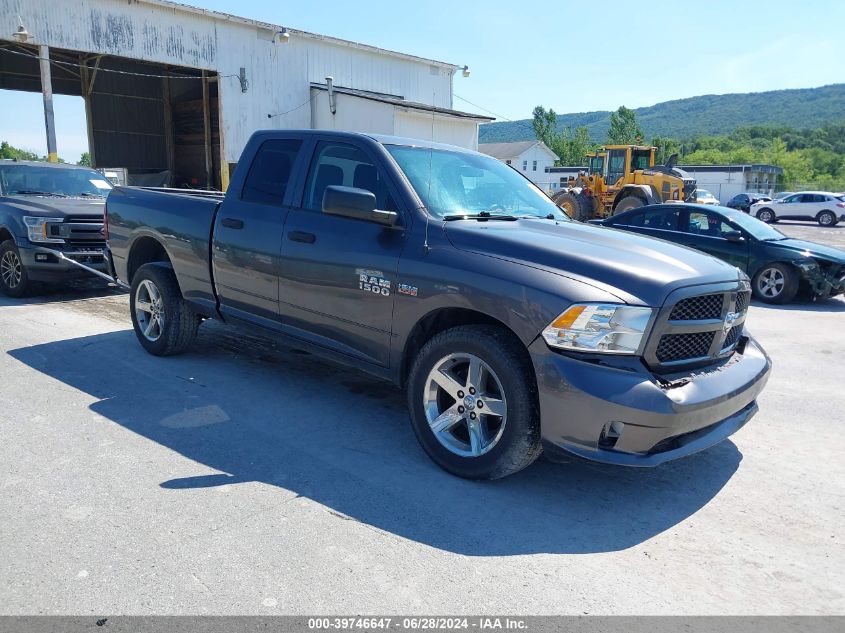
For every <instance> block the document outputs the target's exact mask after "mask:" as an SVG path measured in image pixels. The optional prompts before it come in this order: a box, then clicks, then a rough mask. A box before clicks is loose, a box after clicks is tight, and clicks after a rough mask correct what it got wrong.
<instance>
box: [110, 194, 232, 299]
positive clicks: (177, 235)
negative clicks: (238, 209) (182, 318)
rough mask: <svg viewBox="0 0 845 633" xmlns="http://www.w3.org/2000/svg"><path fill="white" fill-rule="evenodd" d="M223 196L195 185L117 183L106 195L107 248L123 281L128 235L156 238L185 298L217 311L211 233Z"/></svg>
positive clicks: (127, 268) (128, 273) (127, 270)
mask: <svg viewBox="0 0 845 633" xmlns="http://www.w3.org/2000/svg"><path fill="white" fill-rule="evenodd" d="M223 197H224V196H223V194H222V193H217V192H209V191H199V190H193V189H146V188H140V187H117V188H116V189H114V190H113V191H112V192H111V194H110V195H109V198H108V203H107V210H108V216H109V247H110V249H111V253H112V257H113V259H114V267H115V272H116V273H117V276H118V277H119V278H120V279H123V280H128V279H129V278H130V277H131V271H130V268H131V267H132V266H133V263H132V262H130V261H128V259H127V255H128V252H129V247H130V246H131V244H130V235H131V237H132V240H133V241H137V240H139V239H143V237H144V235H145V234H146V235H149V236H151V237H152V236H157V237H158V238H159V239H162V240H164V245H165V247H166V248H167V252H168V254H169V255H170V258H171V260H172V262H173V267H174V270H175V271H176V276H177V278H178V279H179V285H180V287H181V288H182V290H183V293H184V296H185V299H187V300H188V301H191V302H192V303H195V304H196V305H197V306H198V307H200V306H201V307H202V308H204V309H205V310H208V309H210V310H212V311H213V310H216V300H215V297H214V290H213V286H212V279H211V261H210V260H211V244H210V240H211V231H212V227H213V225H214V218H215V215H216V213H217V209H218V207H219V206H220V203H221V202H222V200H223Z"/></svg>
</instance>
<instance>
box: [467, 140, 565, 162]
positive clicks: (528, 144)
mask: <svg viewBox="0 0 845 633" xmlns="http://www.w3.org/2000/svg"><path fill="white" fill-rule="evenodd" d="M535 145H540V146H541V147H542V148H543V149H545V150H546V151H547V152H548V153H549V154H551V155H552V156H554V157H555V159H557V157H558V156H557V154H555V153H554V152H553V151H552V150H550V149H549V148H548V146H547V145H546V144H545V143H544V142H543V141H516V142H514V143H479V144H478V151H479V152H482V153H484V154H487V155H488V156H492V157H493V158H498V159H499V160H505V159H507V158H516V157H517V156H519V155H520V154H522V153H523V152H525V151H528V150H529V149H531V148H532V147H534V146H535Z"/></svg>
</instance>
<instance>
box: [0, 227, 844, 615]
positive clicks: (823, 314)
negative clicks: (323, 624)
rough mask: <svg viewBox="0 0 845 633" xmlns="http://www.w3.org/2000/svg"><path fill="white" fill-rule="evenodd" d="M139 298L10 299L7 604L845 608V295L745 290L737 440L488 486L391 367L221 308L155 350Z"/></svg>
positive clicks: (87, 292)
mask: <svg viewBox="0 0 845 633" xmlns="http://www.w3.org/2000/svg"><path fill="white" fill-rule="evenodd" d="M778 226H779V228H781V229H782V230H785V231H786V232H788V233H789V234H792V232H793V231H795V232H796V233H803V232H804V231H807V232H808V235H807V236H804V235H795V236H796V237H798V236H801V237H808V238H809V239H818V237H817V236H818V235H819V234H820V232H821V231H828V232H835V233H834V238H835V239H837V240H838V239H842V240H843V241H845V229H839V228H837V229H820V227H814V226H812V225H799V226H798V228H793V226H795V225H792V224H790V225H787V224H786V223H782V224H780V225H778ZM811 235H813V236H816V237H811ZM840 236H841V237H840ZM127 304H128V300H127V296H126V295H125V294H121V293H117V292H114V291H110V290H107V289H102V288H101V287H100V286H99V285H98V284H89V285H87V286H86V285H83V286H81V287H76V288H75V289H74V291H73V292H72V293H66V292H63V291H53V292H50V293H47V294H46V295H42V296H38V297H35V298H31V299H26V300H13V299H8V298H5V297H0V433H2V438H3V440H2V442H0V517H2V519H0V614H6V615H8V614H80V615H84V614H133V615H139V614H303V615H309V614H316V613H322V614H356V613H364V614H377V613H391V614H455V613H473V614H483V613H517V614H528V613H531V614H559V613H560V614H822V613H824V614H845V589H843V587H845V545H844V543H845V537H843V529H842V523H843V503H845V460H843V459H842V455H843V453H845V434H843V433H842V429H843V423H845V395H843V390H842V387H841V384H842V362H841V359H842V357H843V353H845V342H843V337H842V336H841V331H842V323H843V320H844V319H845V301H842V300H840V299H828V300H824V301H819V302H815V303H801V304H795V305H792V306H787V307H778V308H773V307H768V306H764V305H761V304H757V303H754V304H753V305H752V307H751V311H750V315H749V318H748V326H749V329H750V330H751V331H752V332H753V333H754V334H755V335H756V336H757V337H758V338H759V339H760V340H761V342H762V343H763V345H764V347H765V348H766V349H767V351H768V352H769V354H770V355H771V356H772V358H773V360H774V363H775V367H774V372H773V375H772V377H771V380H770V382H769V385H768V388H767V389H766V390H765V392H764V393H763V395H762V397H761V398H760V401H759V404H760V413H759V414H758V415H757V416H756V417H755V418H754V419H753V420H752V421H751V422H750V423H749V424H748V425H747V426H746V427H745V428H744V429H742V430H741V431H740V432H739V433H737V434H736V435H735V436H734V437H733V438H732V439H731V440H729V441H726V442H724V443H722V444H720V445H718V446H717V447H714V448H712V449H710V450H708V451H706V452H703V453H700V454H698V455H695V456H693V457H690V458H688V459H685V460H682V461H678V462H673V463H670V464H667V465H664V466H662V467H659V468H656V469H645V470H630V469H620V468H613V467H605V466H598V465H594V464H589V463H585V462H578V461H575V462H573V463H570V464H562V465H560V464H551V463H549V462H546V461H543V460H541V461H539V462H537V463H536V464H534V465H533V466H532V467H530V468H529V469H527V470H525V471H523V472H521V473H519V474H517V475H515V476H512V477H510V478H507V479H505V480H500V481H496V482H485V483H479V482H469V481H463V480H460V479H457V478H455V477H452V476H450V475H448V474H446V473H444V472H442V471H440V470H439V469H438V468H437V467H436V466H435V465H434V464H433V463H432V462H431V461H430V460H429V459H428V458H427V457H426V456H425V454H424V453H423V452H422V450H421V449H420V448H419V446H418V445H417V442H416V440H415V438H414V436H413V433H412V431H411V428H410V425H409V422H408V416H407V412H406V410H405V404H404V397H403V394H402V393H400V392H399V391H398V390H396V389H394V388H393V387H391V386H390V385H387V384H384V383H381V382H378V381H376V380H373V379H371V378H369V377H367V376H366V375H364V374H360V373H357V372H354V371H351V370H348V369H345V368H342V367H338V366H335V365H333V364H330V363H327V362H324V361H321V360H318V359H315V358H314V357H312V356H310V355H308V354H303V353H298V352H296V351H294V350H289V349H286V348H282V347H280V346H278V345H275V344H273V343H271V342H269V341H267V340H264V339H262V338H258V337H255V336H252V335H245V334H243V333H241V332H238V331H236V330H233V329H231V328H229V327H227V326H224V325H221V324H217V323H205V324H203V326H202V327H201V334H200V337H199V339H198V341H197V343H196V345H195V346H194V347H193V348H192V350H191V351H190V352H189V353H187V354H185V355H182V356H178V357H172V358H156V357H152V356H150V355H148V354H146V353H145V352H143V350H142V349H141V347H140V346H139V345H138V343H137V341H136V340H135V337H134V334H133V333H132V331H131V326H130V323H129V318H128V306H127Z"/></svg>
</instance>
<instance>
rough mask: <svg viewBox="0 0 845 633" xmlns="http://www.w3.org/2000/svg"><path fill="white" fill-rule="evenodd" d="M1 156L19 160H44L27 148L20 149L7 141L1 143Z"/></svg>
mask: <svg viewBox="0 0 845 633" xmlns="http://www.w3.org/2000/svg"><path fill="white" fill-rule="evenodd" d="M0 158H17V159H18V160H42V159H40V158H39V157H38V154H34V153H32V152H28V151H26V150H25V149H18V148H17V147H14V146H12V145H9V143H7V142H6V141H3V142H2V143H0Z"/></svg>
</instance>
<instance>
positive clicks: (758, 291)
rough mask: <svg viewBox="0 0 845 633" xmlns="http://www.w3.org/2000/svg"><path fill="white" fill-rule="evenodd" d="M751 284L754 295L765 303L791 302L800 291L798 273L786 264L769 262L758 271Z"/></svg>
mask: <svg viewBox="0 0 845 633" xmlns="http://www.w3.org/2000/svg"><path fill="white" fill-rule="evenodd" d="M751 285H752V289H753V291H754V296H755V297H757V299H759V300H760V301H763V302H764V303H775V304H780V303H789V302H790V301H792V300H793V299H794V298H795V295H796V294H797V293H798V275H797V274H796V273H795V270H794V269H793V268H792V267H791V266H787V265H786V264H781V263H779V262H778V263H774V264H767V265H765V266H763V267H762V268H761V269H760V270H759V271H757V274H756V275H754V279H753V281H752V283H751Z"/></svg>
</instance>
